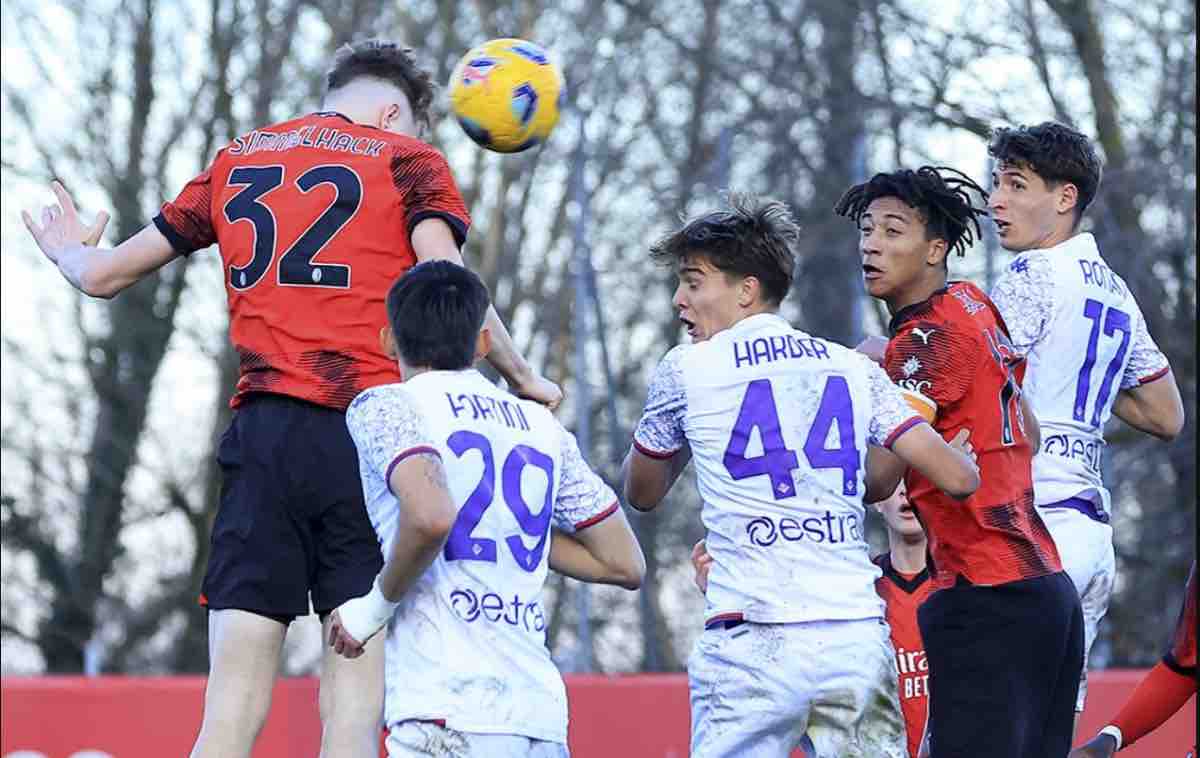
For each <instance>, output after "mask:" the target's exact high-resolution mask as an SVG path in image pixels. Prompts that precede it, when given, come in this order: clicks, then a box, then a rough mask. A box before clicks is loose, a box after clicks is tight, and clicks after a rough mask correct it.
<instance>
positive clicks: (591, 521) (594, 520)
mask: <svg viewBox="0 0 1200 758" xmlns="http://www.w3.org/2000/svg"><path fill="white" fill-rule="evenodd" d="M618 507H620V506H618V505H617V501H615V500H614V501H613V504H612V505H610V506H608V507H607V508H605V509H604V510H602V511H600V512H599V513H597V514H596V515H595V516H592V517H591V518H585V519H584V520H583V521H580V522H579V523H578V524H576V525H575V531H577V532H578V531H580V530H583V529H587V528H588V527H589V526H595V525H596V524H599V523H600V522H601V521H603V520H604V519H606V518H608V517H609V516H611V515H613V514H614V513H616V512H617V508H618Z"/></svg>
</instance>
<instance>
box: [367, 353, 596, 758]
mask: <svg viewBox="0 0 1200 758" xmlns="http://www.w3.org/2000/svg"><path fill="white" fill-rule="evenodd" d="M346 423H347V426H348V427H349V429H350V435H351V437H352V438H353V439H354V443H355V445H356V446H357V448H358V456H359V471H360V475H361V477H362V482H363V495H364V498H365V500H366V502H367V511H368V514H369V515H370V518H371V523H372V525H373V526H374V527H375V531H376V533H377V534H378V535H379V539H380V542H381V546H382V548H383V551H384V555H385V556H387V555H389V554H390V552H391V545H392V542H393V540H394V539H395V538H396V535H397V534H398V533H399V532H400V530H403V529H404V523H403V522H402V521H400V520H399V516H400V512H399V507H398V504H397V502H396V498H395V496H394V495H393V494H392V493H391V491H390V490H389V489H388V485H387V481H388V478H389V476H390V475H391V472H392V469H393V468H394V467H395V466H396V464H397V463H399V462H400V461H402V460H403V459H404V458H406V457H407V456H410V455H413V454H415V453H432V454H436V455H438V456H440V457H441V459H442V464H443V466H444V467H445V470H446V476H447V481H448V486H449V489H450V493H451V494H452V495H453V498H454V502H455V504H456V505H457V506H458V508H459V513H458V518H457V519H456V521H455V523H454V526H453V528H452V529H451V531H450V535H449V537H448V539H447V540H446V545H445V547H444V549H443V550H442V553H441V555H439V556H438V558H437V559H436V560H434V562H433V564H432V565H431V566H430V567H429V569H428V570H426V572H425V573H424V574H423V575H422V576H421V578H420V579H419V580H418V581H417V583H416V584H415V585H414V586H413V587H412V588H411V589H410V590H409V591H408V592H407V593H406V594H405V596H404V598H403V599H402V600H401V602H400V606H399V608H398V609H397V612H396V615H395V616H394V617H393V618H392V620H391V622H390V623H389V625H388V630H387V641H386V663H385V672H386V675H385V686H386V698H385V718H386V720H387V724H388V726H389V727H390V726H392V725H394V724H396V723H398V722H401V721H406V720H411V719H418V720H427V721H437V722H441V723H444V724H445V725H446V726H447V727H449V728H451V729H455V730H458V731H463V732H470V733H480V734H516V735H524V736H527V737H531V738H533V739H538V740H549V741H552V742H564V743H565V742H566V739H567V699H566V690H565V688H564V686H563V681H562V677H561V675H560V674H559V672H558V669H557V668H556V667H555V665H554V662H553V661H552V660H551V659H550V652H549V650H547V649H546V624H547V623H548V618H547V615H548V613H547V610H546V609H545V607H544V605H543V600H542V586H543V584H544V583H545V581H546V575H547V571H548V559H549V550H550V529H551V527H554V528H557V529H560V530H562V531H564V532H568V533H574V532H576V531H578V530H580V529H585V528H587V527H589V526H592V525H594V524H596V523H598V522H600V521H602V520H603V519H605V518H607V517H608V516H610V515H612V514H614V513H616V511H617V507H618V506H617V498H616V495H615V494H614V493H613V491H612V490H611V489H610V488H609V487H608V486H607V485H606V484H604V482H603V481H602V480H601V479H600V477H599V476H597V475H596V474H595V473H594V472H593V471H592V470H591V469H590V468H588V466H587V464H586V463H584V460H583V457H582V455H581V454H580V451H579V446H578V445H577V444H576V442H575V437H574V436H573V435H572V434H570V433H569V432H568V431H566V430H565V429H564V428H563V427H562V425H561V424H559V422H558V421H557V419H555V418H554V416H553V415H552V414H551V413H550V411H548V410H547V409H545V408H544V407H542V406H540V405H537V404H536V403H533V402H530V401H526V400H519V399H517V398H515V397H513V396H512V395H510V394H508V393H507V392H504V391H502V390H500V389H498V388H496V387H495V386H494V385H492V384H491V383H490V382H489V381H487V379H485V378H484V377H483V376H482V375H481V374H479V373H478V372H477V371H474V370H466V371H431V372H428V373H423V374H418V375H416V376H414V377H412V378H410V379H409V380H408V381H406V382H404V383H403V384H386V385H381V386H378V387H374V388H371V389H369V390H367V391H366V392H364V393H362V394H361V395H359V396H358V397H357V398H355V399H354V401H353V402H352V403H351V405H350V407H349V408H348V409H347V411H346Z"/></svg>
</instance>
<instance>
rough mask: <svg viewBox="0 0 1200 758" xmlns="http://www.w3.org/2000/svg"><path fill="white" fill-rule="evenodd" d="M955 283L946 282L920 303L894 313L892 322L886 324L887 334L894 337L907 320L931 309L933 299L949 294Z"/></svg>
mask: <svg viewBox="0 0 1200 758" xmlns="http://www.w3.org/2000/svg"><path fill="white" fill-rule="evenodd" d="M956 283H957V282H946V286H945V287H942V288H941V289H939V290H935V291H934V293H933V294H932V295H930V296H929V297H927V298H925V299H924V300H922V301H920V302H919V303H911V304H909V305H906V306H904V307H903V308H901V309H900V310H898V311H896V313H895V314H894V315H893V316H892V320H891V321H889V322H888V332H889V333H890V334H892V335H893V336H894V335H895V334H896V331H897V330H898V329H899V328H900V327H901V326H903V325H904V322H905V321H908V320H909V319H911V318H914V317H916V316H918V315H920V314H922V313H925V312H926V311H928V310H929V309H930V307H932V304H933V301H934V299H935V298H937V297H940V296H941V295H944V294H946V293H947V292H949V291H950V287H951V286H952V285H954V284H956Z"/></svg>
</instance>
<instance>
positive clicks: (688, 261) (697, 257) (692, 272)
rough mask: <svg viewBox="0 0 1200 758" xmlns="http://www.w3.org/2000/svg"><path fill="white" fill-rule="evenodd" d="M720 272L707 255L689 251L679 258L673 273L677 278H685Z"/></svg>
mask: <svg viewBox="0 0 1200 758" xmlns="http://www.w3.org/2000/svg"><path fill="white" fill-rule="evenodd" d="M718 272H720V269H719V268H717V267H716V266H715V265H713V262H712V260H710V259H709V257H708V256H707V255H705V254H704V253H702V252H699V251H689V252H686V253H684V254H683V255H681V256H679V262H678V263H676V265H675V273H677V274H678V275H679V278H681V279H682V278H683V277H685V276H696V277H704V276H711V275H712V274H716V273H718Z"/></svg>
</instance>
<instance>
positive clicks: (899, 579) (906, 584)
mask: <svg viewBox="0 0 1200 758" xmlns="http://www.w3.org/2000/svg"><path fill="white" fill-rule="evenodd" d="M879 568H881V569H883V573H884V575H885V576H887V578H888V579H891V580H892V582H894V583H895V584H896V586H897V587H899V588H900V589H902V590H904V591H905V592H907V593H908V594H910V595H911V594H913V593H914V592H916V591H917V590H919V589H921V585H922V584H924V583H925V582H927V581H929V567H928V566H926V567H925V568H923V569H921V571H920V573H918V574H917V575H916V576H914V577H913V578H912V579H906V578H905V577H904V576H903V575H902V574H901V573H900V572H899V571H897V570H896V567H895V566H893V565H892V556H890V555H888V554H887V553H884V554H883V555H881V556H879Z"/></svg>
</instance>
